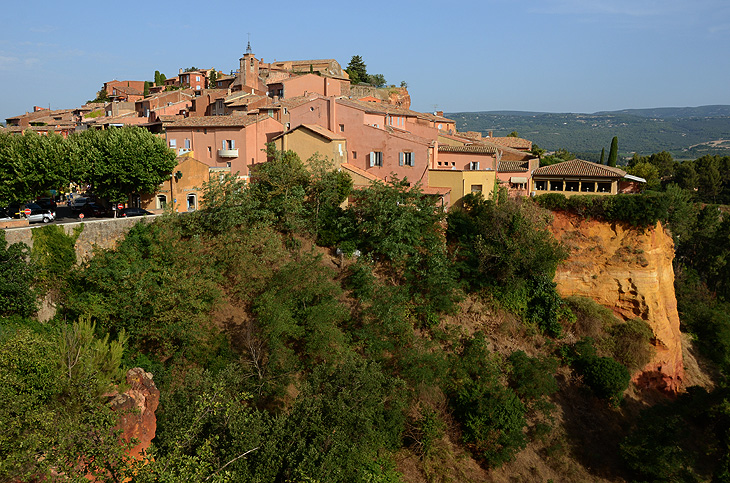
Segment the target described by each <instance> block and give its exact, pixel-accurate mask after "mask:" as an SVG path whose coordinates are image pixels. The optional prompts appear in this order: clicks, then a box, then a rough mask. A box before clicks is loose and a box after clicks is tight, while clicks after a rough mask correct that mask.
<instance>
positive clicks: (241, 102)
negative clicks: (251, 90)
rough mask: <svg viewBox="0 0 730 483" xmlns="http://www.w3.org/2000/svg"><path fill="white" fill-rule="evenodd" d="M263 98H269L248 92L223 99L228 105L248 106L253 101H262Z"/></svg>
mask: <svg viewBox="0 0 730 483" xmlns="http://www.w3.org/2000/svg"><path fill="white" fill-rule="evenodd" d="M261 99H267V97H266V96H257V95H256V94H247V95H245V96H240V97H237V98H235V99H231V100H226V101H223V102H224V103H225V105H226V106H228V107H238V106H247V105H249V104H251V103H252V102H256V101H260V100H261Z"/></svg>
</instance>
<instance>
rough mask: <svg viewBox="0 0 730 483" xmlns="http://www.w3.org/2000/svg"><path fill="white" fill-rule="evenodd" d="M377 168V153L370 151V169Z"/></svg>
mask: <svg viewBox="0 0 730 483" xmlns="http://www.w3.org/2000/svg"><path fill="white" fill-rule="evenodd" d="M373 166H375V152H374V151H370V167H371V168H372V167H373Z"/></svg>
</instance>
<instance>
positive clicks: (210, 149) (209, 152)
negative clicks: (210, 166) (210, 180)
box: [208, 146, 213, 158]
mask: <svg viewBox="0 0 730 483" xmlns="http://www.w3.org/2000/svg"><path fill="white" fill-rule="evenodd" d="M208 157H209V158H212V157H213V148H211V147H210V146H208Z"/></svg>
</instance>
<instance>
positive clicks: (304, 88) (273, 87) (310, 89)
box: [266, 74, 349, 99]
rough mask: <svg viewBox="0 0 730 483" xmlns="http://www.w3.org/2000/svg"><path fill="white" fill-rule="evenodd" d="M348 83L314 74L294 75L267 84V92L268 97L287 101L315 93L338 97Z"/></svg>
mask: <svg viewBox="0 0 730 483" xmlns="http://www.w3.org/2000/svg"><path fill="white" fill-rule="evenodd" d="M348 84H349V81H346V80H341V79H335V78H332V77H324V76H319V75H315V74H304V75H295V76H292V77H288V78H285V79H281V80H277V81H274V82H269V83H268V84H267V86H266V87H267V92H268V95H269V97H271V98H274V97H279V98H280V99H288V98H290V97H299V96H304V95H307V94H308V93H317V94H320V95H323V96H340V95H342V92H343V87H342V86H343V85H348Z"/></svg>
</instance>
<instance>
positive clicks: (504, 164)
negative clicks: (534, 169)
mask: <svg viewBox="0 0 730 483" xmlns="http://www.w3.org/2000/svg"><path fill="white" fill-rule="evenodd" d="M529 169H530V162H529V161H500V162H499V165H498V166H497V171H500V172H513V171H520V172H527V171H528V170H529Z"/></svg>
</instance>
